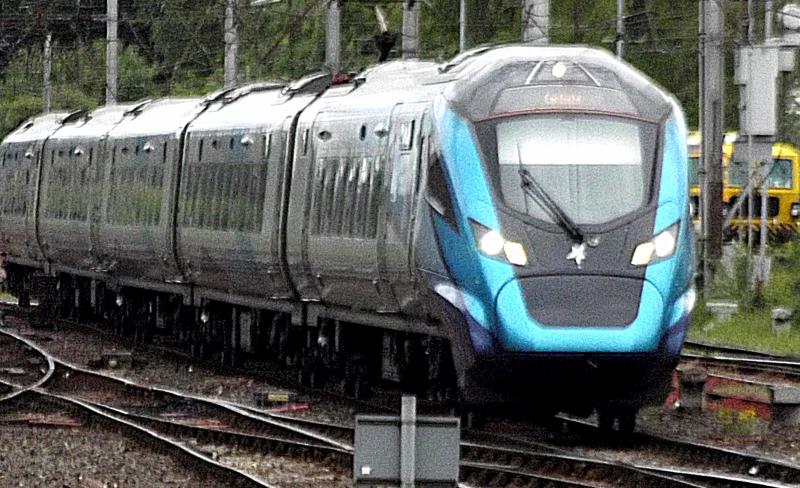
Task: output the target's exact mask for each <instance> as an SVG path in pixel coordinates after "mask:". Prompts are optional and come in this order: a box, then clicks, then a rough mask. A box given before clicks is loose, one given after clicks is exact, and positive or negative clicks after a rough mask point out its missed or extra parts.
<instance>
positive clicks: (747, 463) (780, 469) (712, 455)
mask: <svg viewBox="0 0 800 488" xmlns="http://www.w3.org/2000/svg"><path fill="white" fill-rule="evenodd" d="M559 418H560V419H561V420H562V421H563V422H565V424H566V426H567V428H568V429H569V432H570V434H571V437H573V438H575V439H578V443H579V444H580V445H582V446H583V445H586V443H587V442H588V443H589V446H590V447H582V448H581V452H585V453H587V454H592V455H596V456H599V457H601V458H604V459H619V458H625V459H629V460H630V461H629V464H631V465H632V466H633V467H635V468H638V469H642V470H645V471H652V472H658V473H660V474H663V475H670V474H671V475H673V476H677V477H680V478H681V479H686V480H692V481H695V482H698V483H701V484H702V485H703V486H754V487H765V486H769V487H775V488H788V487H797V486H800V464H797V463H793V462H788V461H786V460H784V459H777V458H771V457H768V456H763V455H759V454H754V453H750V452H746V451H743V450H738V449H731V448H725V447H719V446H714V445H710V444H705V443H701V442H694V441H688V440H685V439H679V438H674V437H667V436H663V435H655V434H652V433H648V432H635V433H634V434H633V435H631V436H630V437H629V438H627V439H625V441H624V442H623V443H621V444H619V445H608V437H607V436H606V435H605V434H604V433H603V432H602V431H601V430H600V429H599V428H598V427H597V425H595V424H594V423H592V422H589V421H587V420H583V419H575V418H572V417H566V416H561V417H559ZM521 442H525V441H524V440H521ZM592 446H600V447H592ZM570 449H572V446H570Z"/></svg>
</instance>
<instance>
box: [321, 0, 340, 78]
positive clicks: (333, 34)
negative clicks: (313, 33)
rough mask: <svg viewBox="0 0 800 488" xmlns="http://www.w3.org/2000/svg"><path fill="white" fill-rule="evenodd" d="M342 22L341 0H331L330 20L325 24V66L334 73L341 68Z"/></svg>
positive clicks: (329, 7) (329, 6) (329, 5)
mask: <svg viewBox="0 0 800 488" xmlns="http://www.w3.org/2000/svg"><path fill="white" fill-rule="evenodd" d="M341 22H342V14H341V9H340V5H339V0H330V1H329V2H328V20H327V22H326V24H325V25H326V34H325V67H327V68H328V69H329V70H330V71H331V72H332V73H338V72H339V69H340V50H341V45H342V40H341Z"/></svg>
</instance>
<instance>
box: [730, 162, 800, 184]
mask: <svg viewBox="0 0 800 488" xmlns="http://www.w3.org/2000/svg"><path fill="white" fill-rule="evenodd" d="M747 173H748V164H747V163H746V162H741V161H732V162H731V164H730V166H729V168H728V183H729V184H730V185H731V186H739V187H745V186H747ZM793 183H794V182H793V178H792V160H791V159H774V160H773V161H772V168H770V170H769V175H768V176H767V185H768V188H775V189H787V188H792V184H793Z"/></svg>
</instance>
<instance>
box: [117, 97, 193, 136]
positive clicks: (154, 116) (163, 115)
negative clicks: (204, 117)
mask: <svg viewBox="0 0 800 488" xmlns="http://www.w3.org/2000/svg"><path fill="white" fill-rule="evenodd" d="M202 102H203V99H202V98H161V99H158V100H153V101H152V102H150V103H147V104H144V105H142V106H141V107H139V108H138V109H135V110H131V111H128V112H126V113H125V117H124V118H123V120H122V121H121V122H120V123H119V124H118V125H116V126H115V127H113V128H112V129H111V131H110V132H109V137H110V138H119V137H146V136H151V135H162V134H175V135H178V134H180V132H182V131H183V129H184V128H185V127H186V125H187V124H188V123H189V122H190V121H191V120H192V119H193V118H194V117H196V116H197V114H198V113H200V111H201V110H202V109H203V103H202Z"/></svg>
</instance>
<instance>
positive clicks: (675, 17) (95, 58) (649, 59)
mask: <svg viewBox="0 0 800 488" xmlns="http://www.w3.org/2000/svg"><path fill="white" fill-rule="evenodd" d="M225 3H226V2H225V1H223V0H133V1H132V7H125V8H126V11H125V12H123V16H129V17H132V18H133V19H135V20H134V21H133V22H132V23H130V24H129V25H125V23H124V22H123V31H125V30H126V29H130V31H131V32H134V33H135V34H134V37H135V38H136V42H137V46H139V47H138V48H137V47H134V46H131V45H127V46H122V48H121V53H120V62H119V66H120V81H119V94H118V99H119V100H120V101H132V100H138V99H142V98H147V97H157V96H164V95H199V94H203V93H207V92H209V91H213V90H215V89H217V88H219V87H220V86H221V85H222V78H223V75H222V65H223V58H224V42H223V37H224V17H225ZM376 3H377V2H376ZM466 3H467V30H466V33H467V39H466V41H467V47H468V48H470V47H475V46H477V45H480V44H486V43H503V42H516V41H518V40H519V38H520V35H521V31H522V22H523V19H522V8H521V2H520V1H519V0H467V2H466ZM739 3H741V2H739ZM430 4H431V5H432V7H428V5H427V4H425V3H424V4H422V7H421V9H422V10H421V15H422V16H421V26H420V31H421V53H422V57H423V58H426V59H435V60H445V59H448V58H450V57H452V56H453V55H455V54H457V53H458V43H459V42H458V41H459V40H458V37H459V34H458V32H459V28H458V27H459V10H458V2H456V1H453V0H430ZM326 5H327V2H321V1H320V0H284V1H282V2H280V3H276V4H273V5H267V6H263V7H253V6H251V5H250V2H249V1H244V0H243V1H242V2H240V6H239V7H238V10H237V12H236V15H237V19H238V21H239V28H238V33H239V81H240V82H243V83H244V82H250V81H254V80H264V79H272V80H289V79H296V78H298V77H300V76H302V75H304V74H307V73H309V72H312V71H316V70H319V69H320V68H321V67H322V64H323V61H324V57H325V22H326ZM343 5H344V8H343V10H342V51H341V52H342V56H341V61H342V68H343V70H344V71H359V70H361V69H363V68H365V67H367V66H369V65H371V64H373V63H374V62H375V61H376V59H377V55H376V51H375V47H374V45H373V38H374V36H375V35H376V34H378V33H379V27H378V22H377V20H376V15H375V11H374V5H375V4H373V3H371V2H344V4H343ZM379 5H381V7H382V9H383V10H384V12H385V13H386V18H387V23H388V27H389V29H390V30H392V31H394V32H398V33H399V32H400V31H401V28H402V17H403V15H402V6H401V3H400V2H391V3H386V4H379ZM626 6H627V9H628V11H627V16H626V31H627V36H626V39H625V41H626V43H625V58H626V59H627V60H628V61H630V62H631V63H632V64H634V65H635V66H636V67H638V68H639V69H640V70H641V71H642V72H644V73H646V74H647V75H648V76H650V77H651V78H653V79H654V80H656V81H657V82H658V83H660V84H662V85H663V86H664V87H665V88H666V89H667V90H669V91H671V92H672V93H674V94H675V95H676V96H677V98H678V99H679V100H680V101H681V103H682V104H683V106H684V109H685V110H686V113H687V118H688V121H689V124H690V125H693V126H696V125H697V108H696V107H697V92H698V90H697V43H698V36H697V31H698V25H697V3H696V0H646V1H644V0H628V1H627V2H626ZM550 8H551V18H550V37H551V42H552V43H554V44H555V43H568V44H574V43H577V44H587V45H593V46H600V47H604V48H606V49H609V50H612V49H613V48H614V36H615V16H616V11H615V2H614V1H612V0H603V1H593V2H586V1H583V0H561V1H558V2H551V3H550ZM740 8H741V7H740V5H738V4H737V2H729V8H728V12H727V18H728V21H727V25H726V29H727V31H728V35H727V36H726V38H727V39H729V40H732V39H735V38H736V34H735V33H736V32H738V30H739V26H738V25H737V20H738V19H737V17H738V12H739V11H740ZM48 12H50V11H48ZM58 12H59V7H53V9H52V12H50V13H58ZM45 15H49V14H47V13H46V14H45ZM82 39H83V38H82V37H81V36H80V35H78V36H77V40H76V41H75V42H76V44H75V45H69V46H67V45H58V44H56V45H54V48H53V53H54V61H53V107H54V109H66V108H69V109H74V108H91V107H94V106H96V105H98V104H100V103H103V101H104V98H105V95H104V86H105V73H104V70H103V69H102V66H104V63H105V43H104V40H103V39H101V38H95V39H90V40H88V41H87V40H85V39H84V40H82ZM401 43H402V39H401V38H398V42H397V45H396V46H395V48H394V51H393V56H394V57H399V56H400V52H401ZM727 45H728V51H727V54H726V59H727V60H728V63H727V66H728V70H729V73H728V74H729V77H728V78H729V80H732V74H733V58H732V53H733V48H734V43H733V42H728V43H727ZM41 58H42V53H41V49H40V48H38V47H33V48H27V49H22V50H19V51H17V52H16V53H15V55H14V56H13V58H12V59H11V62H10V63H9V64H8V66H6V67H5V69H4V73H3V78H2V81H0V100H2V104H3V105H4V107H8V108H9V109H10V112H6V111H4V113H3V115H2V124H3V125H2V126H0V131H2V133H6V132H7V131H8V130H9V128H10V127H12V126H14V123H15V122H17V121H20V120H22V119H24V118H25V117H26V116H29V115H31V114H32V113H35V112H36V110H33V105H34V104H33V99H34V98H38V97H40V94H41V85H42V83H41V80H42V73H41ZM727 94H728V97H727V120H728V121H730V122H735V121H736V117H735V110H736V104H737V102H738V101H737V99H736V98H737V97H736V90H735V88H734V87H733V84H732V81H729V83H728V88H727ZM792 124H794V125H792ZM785 125H786V126H787V127H794V126H797V127H800V122H792V121H787V122H786V124H785ZM798 132H800V129H798Z"/></svg>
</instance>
